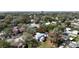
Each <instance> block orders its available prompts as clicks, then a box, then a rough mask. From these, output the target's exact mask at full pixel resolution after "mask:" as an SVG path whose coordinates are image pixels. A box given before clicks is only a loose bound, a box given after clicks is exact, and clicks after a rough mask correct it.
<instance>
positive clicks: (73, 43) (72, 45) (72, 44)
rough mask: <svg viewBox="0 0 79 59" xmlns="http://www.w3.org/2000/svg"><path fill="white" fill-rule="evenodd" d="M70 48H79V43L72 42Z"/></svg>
mask: <svg viewBox="0 0 79 59" xmlns="http://www.w3.org/2000/svg"><path fill="white" fill-rule="evenodd" d="M68 46H69V48H76V47H77V43H76V42H74V41H71V42H70V44H69V45H68Z"/></svg>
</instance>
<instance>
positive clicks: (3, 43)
mask: <svg viewBox="0 0 79 59" xmlns="http://www.w3.org/2000/svg"><path fill="white" fill-rule="evenodd" d="M9 47H10V43H8V42H7V41H5V40H0V48H9Z"/></svg>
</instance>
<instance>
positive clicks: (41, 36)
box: [35, 33, 47, 41]
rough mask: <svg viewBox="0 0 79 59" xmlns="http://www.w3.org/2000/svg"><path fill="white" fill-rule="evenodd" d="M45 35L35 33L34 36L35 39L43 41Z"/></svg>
mask: <svg viewBox="0 0 79 59" xmlns="http://www.w3.org/2000/svg"><path fill="white" fill-rule="evenodd" d="M46 36H47V35H46V34H45V33H36V35H35V39H36V40H39V39H40V41H42V40H43V39H44V37H46Z"/></svg>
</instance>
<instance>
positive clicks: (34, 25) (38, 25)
mask: <svg viewBox="0 0 79 59" xmlns="http://www.w3.org/2000/svg"><path fill="white" fill-rule="evenodd" d="M30 27H36V28H39V27H40V24H36V23H31V24H30Z"/></svg>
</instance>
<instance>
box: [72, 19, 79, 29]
mask: <svg viewBox="0 0 79 59" xmlns="http://www.w3.org/2000/svg"><path fill="white" fill-rule="evenodd" d="M71 26H72V27H74V28H79V19H74V20H73V21H71Z"/></svg>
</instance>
